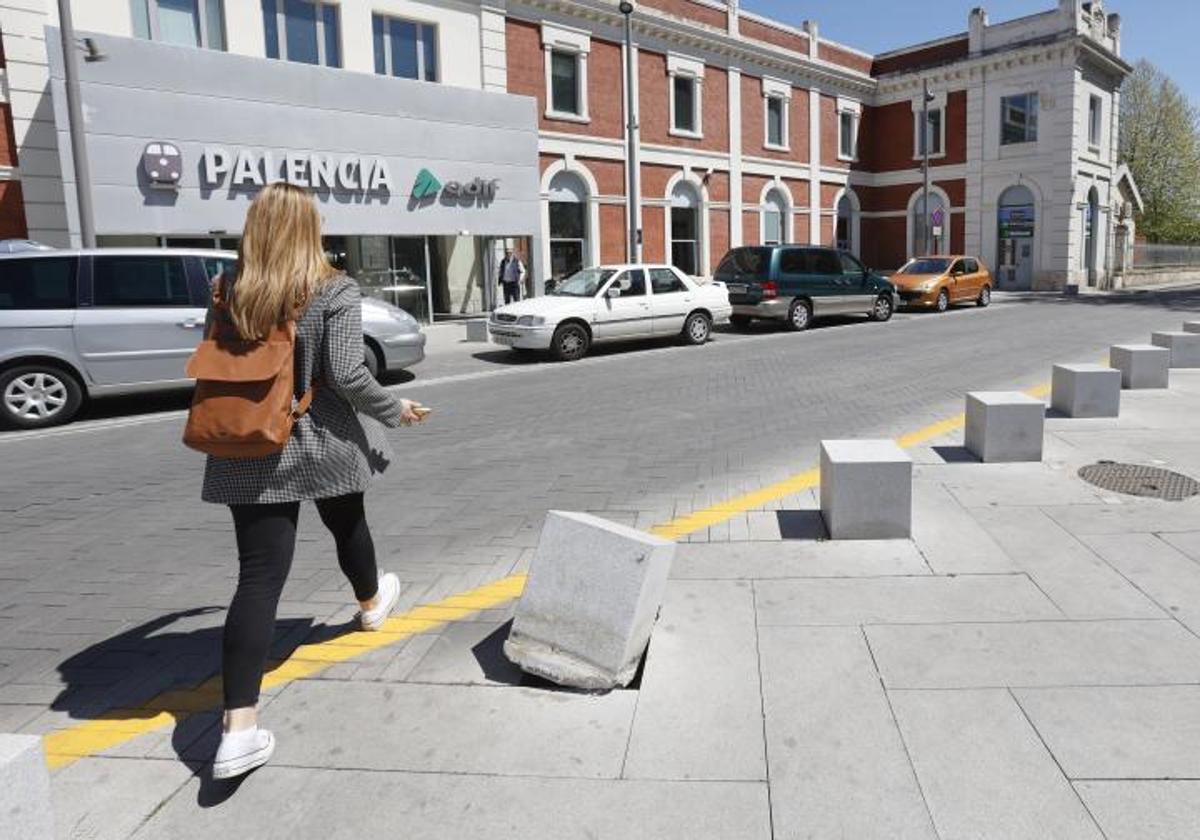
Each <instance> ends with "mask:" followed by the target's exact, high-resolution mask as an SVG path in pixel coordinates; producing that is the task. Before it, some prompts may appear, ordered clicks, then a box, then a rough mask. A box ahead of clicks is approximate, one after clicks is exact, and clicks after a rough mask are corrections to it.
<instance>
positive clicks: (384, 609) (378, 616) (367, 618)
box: [359, 572, 400, 630]
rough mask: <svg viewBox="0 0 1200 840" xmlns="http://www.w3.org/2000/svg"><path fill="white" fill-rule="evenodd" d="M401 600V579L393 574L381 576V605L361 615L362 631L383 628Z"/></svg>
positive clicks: (364, 611)
mask: <svg viewBox="0 0 1200 840" xmlns="http://www.w3.org/2000/svg"><path fill="white" fill-rule="evenodd" d="M399 600H400V578H398V577H396V576H395V575H394V574H392V573H391V572H388V573H387V574H383V575H380V576H379V605H378V606H376V607H375V609H373V610H363V611H362V612H361V613H359V618H360V620H361V621H362V629H364V630H378V629H380V628H381V627H383V623H384V622H385V621H387V617H388V616H389V615H391V614H392V610H394V609H395V608H396V602H397V601H399Z"/></svg>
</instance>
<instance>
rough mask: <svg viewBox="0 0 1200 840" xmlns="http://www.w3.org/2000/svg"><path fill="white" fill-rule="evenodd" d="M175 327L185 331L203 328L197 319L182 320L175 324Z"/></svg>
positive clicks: (201, 322) (202, 323)
mask: <svg viewBox="0 0 1200 840" xmlns="http://www.w3.org/2000/svg"><path fill="white" fill-rule="evenodd" d="M176 326H178V327H183V328H184V329H185V330H198V329H202V328H203V327H204V322H203V321H201V320H200V319H199V318H184V319H183V320H182V321H178V322H176Z"/></svg>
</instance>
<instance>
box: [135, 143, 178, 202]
mask: <svg viewBox="0 0 1200 840" xmlns="http://www.w3.org/2000/svg"><path fill="white" fill-rule="evenodd" d="M142 172H144V173H145V174H146V180H147V181H149V182H150V186H152V187H154V188H155V189H159V190H175V189H179V179H180V178H182V177H183V155H181V154H180V153H179V149H178V148H177V147H176V146H174V145H173V144H171V143H163V142H162V141H159V140H155V141H154V142H153V143H147V144H146V148H145V149H144V150H143V151H142Z"/></svg>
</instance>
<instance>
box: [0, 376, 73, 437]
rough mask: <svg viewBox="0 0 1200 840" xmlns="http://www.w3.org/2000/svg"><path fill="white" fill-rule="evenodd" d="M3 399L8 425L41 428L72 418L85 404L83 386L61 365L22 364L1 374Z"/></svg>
mask: <svg viewBox="0 0 1200 840" xmlns="http://www.w3.org/2000/svg"><path fill="white" fill-rule="evenodd" d="M0 401H2V406H3V407H2V409H0V411H2V413H0V417H2V418H3V424H4V425H5V426H15V427H16V428H18V429H41V428H44V427H46V426H57V425H58V424H60V423H67V422H69V421H70V420H71V418H72V417H74V416H75V414H76V413H77V412H78V411H79V407H80V406H81V405H82V404H83V389H82V388H81V387H80V386H79V382H78V381H77V380H76V379H75V377H74V376H72V375H71V374H69V373H67V372H66V371H64V370H62V369H61V368H57V367H54V366H52V365H21V366H19V367H14V368H9V369H8V370H6V371H4V373H2V374H0Z"/></svg>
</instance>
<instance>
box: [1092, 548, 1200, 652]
mask: <svg viewBox="0 0 1200 840" xmlns="http://www.w3.org/2000/svg"><path fill="white" fill-rule="evenodd" d="M1167 536H1169V535H1167ZM1080 540H1081V541H1082V542H1083V543H1084V544H1086V545H1087V546H1088V547H1089V548H1090V549H1092V551H1094V552H1096V553H1097V554H1098V555H1100V557H1102V558H1104V560H1105V561H1107V562H1108V564H1109V565H1110V566H1112V567H1113V568H1114V569H1116V570H1117V571H1118V572H1119V573H1121V574H1122V575H1124V576H1125V577H1126V578H1128V579H1129V581H1130V582H1131V583H1132V584H1133V585H1134V586H1136V587H1137V588H1138V589H1140V590H1141V591H1142V592H1144V593H1146V595H1147V596H1148V597H1150V598H1153V599H1154V601H1155V603H1157V604H1158V605H1159V606H1160V607H1161V608H1162V609H1163V611H1164V612H1165V613H1166V614H1168V615H1171V616H1173V617H1174V618H1175V619H1176V620H1177V621H1180V622H1182V623H1183V624H1185V625H1186V626H1187V627H1188V629H1190V630H1191V631H1192V632H1194V633H1197V634H1198V635H1200V563H1197V562H1196V561H1195V560H1193V559H1192V558H1190V557H1188V556H1187V555H1186V554H1184V553H1183V552H1181V551H1180V550H1179V549H1177V548H1175V546H1173V545H1172V544H1171V543H1170V541H1169V540H1168V539H1164V537H1163V536H1160V535H1158V534H1095V535H1091V536H1085V537H1080Z"/></svg>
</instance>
